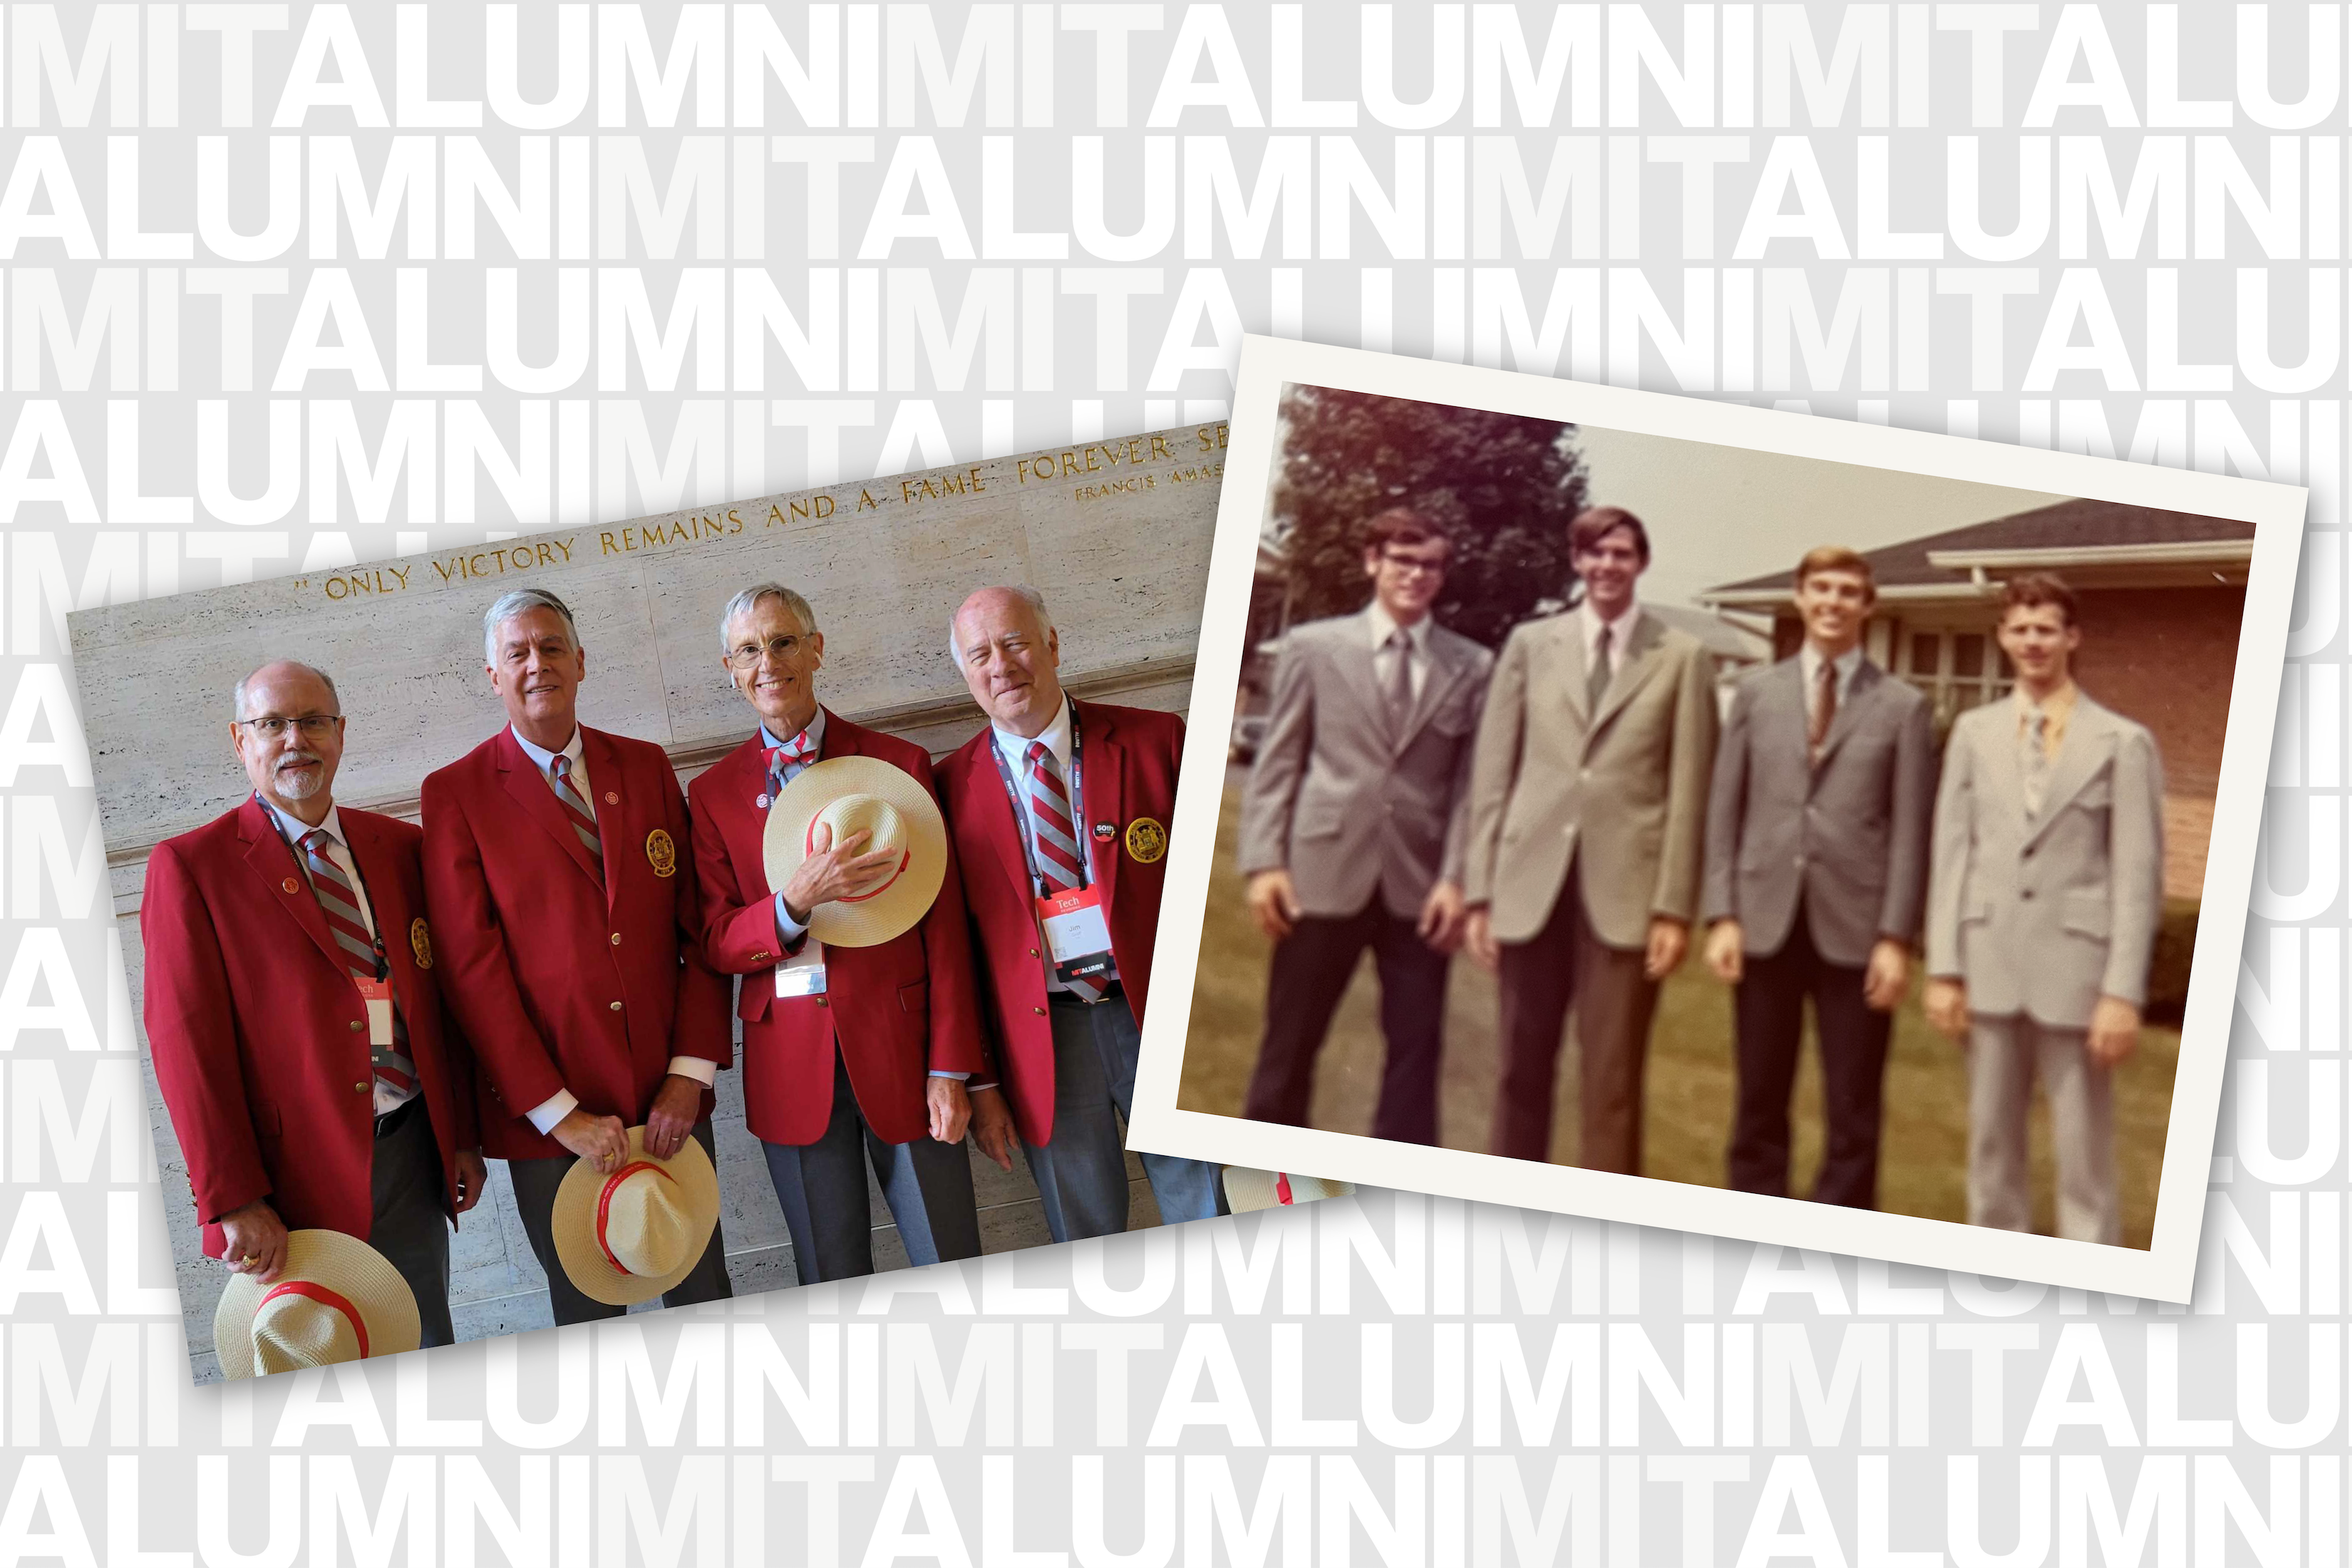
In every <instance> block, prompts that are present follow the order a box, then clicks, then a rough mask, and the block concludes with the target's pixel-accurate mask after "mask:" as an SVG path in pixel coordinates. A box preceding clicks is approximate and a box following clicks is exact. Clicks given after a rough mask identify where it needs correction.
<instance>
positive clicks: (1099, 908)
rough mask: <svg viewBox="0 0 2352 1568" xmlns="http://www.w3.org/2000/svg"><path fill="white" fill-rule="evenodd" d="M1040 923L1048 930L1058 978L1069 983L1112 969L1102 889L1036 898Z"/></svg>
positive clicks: (1050, 948) (1049, 945)
mask: <svg viewBox="0 0 2352 1568" xmlns="http://www.w3.org/2000/svg"><path fill="white" fill-rule="evenodd" d="M1037 924H1038V925H1039V926H1040V927H1041V928H1043V929H1044V931H1045V949H1046V952H1049V953H1050V954H1052V956H1053V961H1054V978H1055V979H1056V980H1059V981H1062V982H1064V983H1065V984H1066V983H1068V982H1069V981H1073V980H1083V979H1085V978H1086V977H1087V975H1089V974H1101V973H1105V972H1106V971H1108V969H1109V968H1110V966H1111V957H1110V925H1109V923H1108V921H1105V920H1104V919H1103V902H1102V889H1100V888H1081V889H1077V890H1076V891H1073V892H1067V893H1048V894H1046V895H1045V897H1044V898H1042V899H1039V900H1037Z"/></svg>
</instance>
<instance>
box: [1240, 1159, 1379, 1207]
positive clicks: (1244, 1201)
mask: <svg viewBox="0 0 2352 1568" xmlns="http://www.w3.org/2000/svg"><path fill="white" fill-rule="evenodd" d="M1355 1190H1356V1184H1354V1183H1353V1182H1327V1181H1324V1180H1323V1179H1322V1178H1321V1177H1319V1176H1294V1175H1292V1174H1291V1173H1288V1172H1287V1171H1253V1170H1251V1169H1249V1168H1248V1167H1247V1166H1245V1165H1228V1166H1226V1167H1225V1202H1226V1204H1227V1205H1229V1206H1231V1208H1232V1209H1233V1211H1234V1213H1235V1214H1247V1213H1249V1211H1250V1210H1252V1209H1274V1208H1287V1207H1288V1206H1290V1205H1293V1204H1311V1203H1313V1202H1315V1201H1316V1200H1317V1199H1318V1198H1338V1197H1345V1196H1346V1195H1347V1194H1349V1193H1352V1192H1354V1191H1355Z"/></svg>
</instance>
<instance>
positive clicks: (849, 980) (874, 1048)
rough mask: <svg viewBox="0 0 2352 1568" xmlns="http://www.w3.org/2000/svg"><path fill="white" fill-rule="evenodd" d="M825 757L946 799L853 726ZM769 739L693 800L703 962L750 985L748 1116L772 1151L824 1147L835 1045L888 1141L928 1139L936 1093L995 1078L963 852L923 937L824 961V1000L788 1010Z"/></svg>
mask: <svg viewBox="0 0 2352 1568" xmlns="http://www.w3.org/2000/svg"><path fill="white" fill-rule="evenodd" d="M824 756H826V757H851V756H865V757H879V758H881V759H882V760H883V761H884V762H887V763H890V764H891V765H892V766H894V767H896V768H898V769H899V770H901V771H902V772H905V773H912V774H914V775H915V777H917V778H918V779H920V780H921V781H922V784H923V787H924V788H925V789H927V790H929V791H930V792H931V793H932V795H934V796H936V795H938V794H939V789H938V786H937V785H936V784H934V783H933V782H932V779H931V759H930V758H929V755H927V754H926V753H925V752H924V751H923V749H922V748H921V747H919V746H915V745H910V744H908V742H905V741H901V740H898V739H897V738H896V737H894V736H890V735H885V734H882V733H881V732H880V731H875V730H867V729H863V728H861V727H859V726H858V725H856V724H853V723H851V722H849V721H847V720H846V719H844V718H842V717H841V715H839V714H838V713H835V712H834V711H832V710H830V709H828V710H826V712H825V716H824ZM767 778H768V763H767V757H766V755H765V753H764V752H763V751H762V749H761V744H760V737H759V734H758V733H757V732H756V731H754V732H753V734H752V736H751V739H750V740H748V741H746V742H743V743H742V744H741V745H740V746H738V747H736V748H735V750H733V751H732V752H728V753H727V755H726V756H725V757H723V758H721V759H720V760H719V762H717V763H713V764H711V766H710V768H709V771H708V772H706V773H703V774H702V775H701V776H700V777H698V778H697V779H696V780H695V781H694V785H693V788H692V789H691V790H690V791H689V792H688V793H689V795H690V796H691V798H692V804H693V811H694V856H695V864H696V868H697V869H698V872H699V873H700V881H701V887H702V948H703V953H704V956H705V957H706V958H707V959H708V960H709V964H710V967H711V968H713V969H715V970H717V971H719V973H721V974H740V975H741V976H742V977H743V992H742V996H741V999H740V1002H739V1003H738V1005H737V1006H736V1009H735V1016H737V1017H739V1018H740V1019H742V1020H743V1105H744V1110H745V1120H746V1121H749V1122H750V1124H751V1131H752V1132H753V1133H754V1134H756V1135H757V1136H759V1137H760V1138H761V1139H762V1140H764V1141H765V1142H770V1143H814V1142H816V1141H817V1140H818V1139H819V1138H821V1137H823V1136H824V1129H825V1124H826V1123H827V1122H828V1121H831V1120H832V1117H833V1057H834V1044H835V1040H838V1041H839V1042H840V1046H841V1059H842V1061H843V1063H844V1064H845V1065H846V1066H847V1068H848V1069H849V1086H850V1088H851V1089H853V1090H855V1091H856V1096H857V1109H858V1110H859V1111H860V1112H861V1113H862V1114H863V1115H864V1116H865V1118H866V1126H867V1127H869V1128H871V1129H872V1130H873V1131H874V1134H875V1136H876V1137H877V1138H880V1139H882V1140H883V1141H884V1142H888V1143H910V1142H914V1141H915V1140H916V1139H918V1138H923V1137H928V1136H929V1130H930V1123H929V1112H928V1111H927V1110H926V1109H925V1105H924V1095H923V1090H924V1081H923V1080H924V1079H926V1078H927V1077H928V1076H929V1074H930V1072H931V1071H932V1070H933V1069H934V1068H936V1069H938V1070H939V1071H941V1072H966V1073H973V1074H981V1073H985V1072H988V1071H989V1070H991V1069H990V1068H989V1064H988V1058H987V1056H986V1054H985V1052H984V1050H983V1048H982V1043H981V1034H980V1012H979V1007H978V1005H977V1002H976V1000H975V997H974V995H973V990H972V972H971V945H970V943H969V942H968V941H967V940H966V938H965V935H964V909H963V889H962V885H961V879H960V878H959V877H958V876H957V874H956V862H955V857H954V854H953V853H952V849H951V850H950V854H949V857H948V868H947V879H946V880H945V881H943V882H941V883H940V896H939V898H938V899H937V900H935V901H934V902H933V903H932V905H931V907H930V910H929V912H928V913H926V914H925V915H924V916H923V918H922V920H921V921H919V923H918V924H917V925H916V926H915V928H914V929H913V930H912V931H904V932H902V933H900V934H899V935H898V936H895V937H893V938H891V939H890V940H889V941H888V942H883V943H881V944H880V945H878V946H876V947H831V948H827V949H825V954H824V970H825V975H824V978H825V994H824V995H822V996H794V997H791V998H779V997H778V996H777V995H776V986H775V982H774V979H773V974H774V971H775V967H776V964H777V963H778V962H779V960H780V958H781V956H782V951H781V950H782V944H781V942H780V941H779V939H778V934H777V931H776V905H775V900H774V897H773V892H774V889H772V888H770V887H769V886H768V873H767V869H766V857H765V855H764V854H763V853H762V850H761V839H762V836H763V835H764V834H765V832H766V830H767V826H768V814H767V811H766V810H765V809H764V808H763V807H761V806H760V805H756V804H755V802H756V801H757V799H758V797H759V795H760V794H761V791H762V790H763V789H764V788H765V787H766V784H767Z"/></svg>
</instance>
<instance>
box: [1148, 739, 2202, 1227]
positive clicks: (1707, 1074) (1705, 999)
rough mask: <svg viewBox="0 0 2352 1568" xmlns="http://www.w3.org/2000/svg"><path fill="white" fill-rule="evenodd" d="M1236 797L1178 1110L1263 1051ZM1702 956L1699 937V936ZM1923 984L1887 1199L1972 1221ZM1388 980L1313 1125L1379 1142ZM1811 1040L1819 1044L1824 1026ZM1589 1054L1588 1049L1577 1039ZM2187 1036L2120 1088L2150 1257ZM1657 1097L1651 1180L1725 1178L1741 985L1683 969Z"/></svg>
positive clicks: (1563, 1127) (1570, 1136) (1450, 1008)
mask: <svg viewBox="0 0 2352 1568" xmlns="http://www.w3.org/2000/svg"><path fill="white" fill-rule="evenodd" d="M1238 794H1239V792H1238V790H1237V789H1236V788H1235V787H1234V785H1233V784H1231V783H1230V782H1229V783H1228V785H1227V787H1226V790H1225V803H1224V811H1223V814H1222V816H1221V818H1220V821H1219V824H1218V830H1217V848H1216V864H1215V868H1214V871H1213V875H1212V878H1211V879H1210V884H1209V908H1208V918H1207V920H1206V921H1204V923H1203V925H1202V934H1201V964H1200V971H1199V979H1198V981H1197V982H1196V988H1195V991H1194V994H1193V998H1192V1031H1191V1035H1190V1037H1189V1039H1188V1041H1187V1043H1186V1047H1185V1052H1184V1071H1183V1077H1182V1081H1181V1088H1180V1089H1179V1092H1178V1099H1177V1103H1178V1104H1179V1105H1181V1107H1183V1108H1184V1109H1185V1110H1200V1111H1206V1112H1209V1113H1211V1114H1213V1115H1221V1116H1237V1115H1239V1114H1240V1113H1241V1107H1242V1097H1243V1091H1244V1088H1245V1087H1246V1085H1247V1083H1248V1081H1249V1073H1250V1068H1251V1067H1252V1065H1253V1064H1254V1063H1255V1059H1256V1055H1257V1039H1258V1032H1259V1029H1260V1026H1261V1024H1262V1020H1263V1007H1264V1002H1265V965H1266V954H1267V951H1268V944H1267V943H1266V942H1265V939H1264V938H1263V937H1261V936H1260V935H1259V934H1258V932H1257V930H1256V928H1255V926H1253V925H1251V924H1250V922H1249V919H1248V916H1247V915H1246V914H1245V913H1244V910H1243V909H1242V880H1241V879H1240V878H1239V877H1238V876H1236V875H1235V874H1234V868H1233V865H1234V831H1235V823H1236V821H1237V819H1238V817H1239V816H1240V811H1239V805H1238ZM1692 946H1693V950H1694V953H1696V947H1697V944H1696V942H1694V943H1693V944H1692ZM1917 990H1918V988H1917V986H1916V984H1914V986H1913V994H1912V997H1911V999H1910V1000H1909V1001H1907V1002H1906V1003H1905V1005H1904V1007H1903V1010H1902V1011H1901V1012H1900V1013H1899V1014H1897V1015H1896V1016H1895V1042H1894V1047H1893V1049H1892V1051H1891V1052H1890V1053H1889V1057H1888V1061H1887V1068H1886V1112H1885V1115H1886V1121H1885V1132H1884V1136H1883V1139H1882V1142H1881V1154H1880V1162H1879V1183H1878V1186H1879V1206H1880V1207H1881V1208H1884V1209H1885V1210H1887V1211H1889V1212H1890V1213H1895V1214H1908V1215H1921V1216H1924V1217H1927V1218H1930V1219H1948V1220H1955V1221H1958V1220H1963V1219H1965V1218H1966V1217H1967V1213H1968V1203H1967V1194H1966V1189H1965V1187H1964V1185H1963V1180H1964V1175H1965V1172H1966V1169H1967V1160H1968V1142H1967V1138H1968V1079H1967V1074H1966V1068H1965V1063H1964V1061H1963V1058H1962V1053H1961V1051H1960V1049H1959V1047H1957V1046H1955V1045H1954V1044H1953V1043H1952V1042H1950V1041H1949V1040H1947V1039H1946V1038H1945V1037H1943V1036H1941V1035H1939V1034H1937V1033H1936V1031H1935V1030H1933V1029H1931V1028H1929V1027H1928V1026H1927V1020H1926V1019H1925V1018H1924V1017H1923V1016H1921V1015H1920V1012H1919V1005H1918V996H1917ZM1378 996H1379V987H1378V984H1377V983H1376V982H1375V980H1374V978H1373V975H1372V970H1371V963H1370V958H1369V957H1367V958H1366V960H1365V961H1364V962H1363V963H1362V965H1361V966H1360V969H1359V971H1358V973H1357V975H1356V978H1355V982H1354V984H1352V985H1350V986H1349V991H1348V994H1347V997H1346V999H1345V1000H1344V1001H1343V1002H1342V1003H1341V1004H1340V1006H1339V1016H1338V1018H1337V1019H1336V1020H1335V1021H1334V1022H1333V1024H1332V1027H1331V1036H1330V1038H1329V1040H1328V1042H1327V1043H1326V1045H1325V1047H1324V1049H1323V1054H1322V1056H1321V1058H1319V1059H1318V1063H1317V1068H1316V1077H1315V1102H1314V1104H1315V1109H1314V1123H1315V1125H1316V1126H1317V1127H1319V1128H1326V1129H1328V1130H1330V1131H1339V1132H1357V1133H1362V1132H1368V1131H1370V1129H1371V1121H1372V1106H1373V1100H1374V1099H1375V1097H1376V1095H1377V1094H1378V1091H1379V1086H1380V1063H1381V1037H1380V1025H1379V1022H1378V1017H1377V1009H1378ZM1495 1026H1496V996H1495V983H1494V981H1493V979H1492V978H1491V977H1490V976H1488V975H1487V974H1486V972H1485V971H1483V970H1481V969H1479V968H1478V967H1477V965H1475V964H1474V963H1470V962H1468V961H1467V960H1466V959H1465V960H1463V961H1462V962H1459V963H1455V964H1454V966H1453V974H1452V980H1451V983H1450V984H1449V986H1448V988H1447V994H1446V1005H1445V1061H1444V1072H1443V1076H1442V1079H1441V1081H1440V1085H1439V1094H1440V1098H1441V1104H1440V1106H1439V1110H1438V1136H1439V1137H1440V1139H1441V1140H1442V1141H1443V1142H1444V1143H1445V1145H1446V1146H1447V1147H1449V1148H1454V1149H1472V1150H1483V1149H1485V1148H1486V1139H1487V1133H1488V1131H1489V1128H1490V1125H1491V1122H1492V1119H1493V1115H1494V1100H1495V1083H1496V1072H1497V1065H1498V1064H1497V1059H1496V1040H1495ZM1806 1037H1807V1039H1808V1041H1809V1042H1810V1040H1811V1026H1810V1025H1808V1026H1807V1030H1806ZM1568 1049H1569V1050H1570V1051H1572V1050H1573V1046H1572V1045H1571V1046H1570V1047H1568ZM2179 1049H2180V1036H2179V1031H2178V1030H2174V1029H2168V1028H2157V1027H2150V1028H2148V1029H2147V1030H2146V1031H2145V1032H2144V1033H2143V1034H2142V1036H2141V1042H2140V1048H2139V1049H2138V1050H2137V1052H2135V1053H2134V1054H2133V1056H2132V1058H2131V1059H2130V1060H2129V1061H2128V1062H2126V1064H2125V1065H2124V1067H2123V1068H2122V1070H2121V1071H2120V1072H2119V1074H2118V1075H2117V1078H2116V1163H2117V1165H2118V1166H2119V1174H2120V1180H2121V1183H2122V1197H2123V1229H2124V1242H2125V1244H2126V1246H2130V1247H2146V1246H2147V1244H2148V1233H2149V1226H2150V1225H2151V1223H2152V1222H2153V1220H2154V1218H2155V1214H2156V1185H2157V1176H2158V1167H2159V1164H2160V1163H2161V1161H2162V1156H2163V1152H2164V1131H2165V1123H2166V1121H2167V1120H2168V1117H2169V1116H2170V1114H2171V1110H2172V1078H2173V1066H2174V1063H2175V1061H2176V1060H2177V1058H2178V1057H2179ZM1573 1068H1574V1064H1573V1062H1572V1061H1569V1060H1564V1061H1563V1062H1562V1064H1561V1069H1560V1074H1559V1083H1560V1087H1559V1100H1558V1103H1557V1105H1556V1107H1555V1111H1554V1116H1553V1133H1552V1151H1551V1157H1552V1158H1553V1159H1554V1160H1555V1161H1558V1162H1560V1163H1573V1162H1574V1160H1575V1157H1576V1136H1577V1135H1576V1074H1575V1072H1574V1070H1573ZM1648 1084H1649V1093H1648V1104H1647V1107H1646V1110H1645V1115H1646V1121H1645V1125H1644V1129H1643V1145H1644V1153H1643V1170H1642V1173H1643V1175H1645V1176H1654V1177H1658V1178H1660V1179H1662V1180H1665V1181H1673V1182H1691V1183H1696V1184H1700V1185H1703V1186H1717V1187H1719V1186H1721V1185H1723V1180H1724V1174H1723V1156H1724V1150H1725V1148H1726V1146H1727V1143H1728V1142H1729V1137H1730V1130H1731V1107H1732V1092H1733V1081H1732V1055H1731V993H1730V990H1729V988H1728V987H1727V986H1724V985H1722V984H1718V983H1717V981H1716V980H1715V978H1714V977H1713V976H1712V975H1710V974H1708V973H1706V970H1705V969H1704V968H1703V967H1702V966H1701V965H1700V963H1698V961H1697V959H1696V956H1694V957H1693V958H1692V960H1691V961H1690V962H1689V963H1685V965H1684V966H1683V967H1682V969H1681V970H1680V971H1679V972H1678V973H1675V974H1674V975H1673V976H1671V977H1670V978H1669V979H1668V980H1667V982H1666V984H1665V986H1664V991H1663V993H1662V994H1661V995H1660V996H1659V999H1658V1011H1657V1019H1656V1023H1655V1024H1654V1026H1653V1028H1652V1030H1651V1035H1650V1063H1649V1079H1648ZM1821 1104H1822V1097H1821V1075H1820V1069H1819V1066H1818V1064H1817V1061H1816V1059H1815V1057H1814V1053H1813V1051H1812V1048H1811V1045H1810V1044H1808V1047H1807V1048H1806V1051H1805V1056H1804V1058H1803V1065H1802V1067H1801V1069H1800V1071H1799V1074H1798V1079H1797V1104H1796V1110H1795V1128H1794V1131H1795V1142H1796V1154H1795V1162H1794V1163H1795V1170H1794V1172H1793V1173H1792V1175H1791V1183H1792V1185H1791V1190H1792V1191H1795V1192H1799V1193H1802V1192H1806V1191H1809V1190H1810V1189H1811V1183H1812V1174H1813V1171H1814V1170H1815V1168H1816V1167H1817V1166H1818V1165H1819V1164H1820V1163H1821V1155H1822V1114H1821ZM2032 1131H2033V1161H2034V1173H2035V1175H2034V1194H2035V1195H2034V1224H2035V1228H2036V1229H2039V1230H2042V1231H2043V1232H2048V1231H2050V1230H2051V1229H2052V1228H2053V1222H2052V1215H2051V1195H2050V1194H2051V1190H2052V1167H2051V1156H2050V1133H2049V1126H2048V1121H2047V1117H2046V1114H2045V1112H2044V1110H2043V1109H2042V1106H2041V1104H2040V1103H2039V1102H2038V1101H2037V1103H2036V1105H2035V1107H2034V1112H2033V1128H2032Z"/></svg>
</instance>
